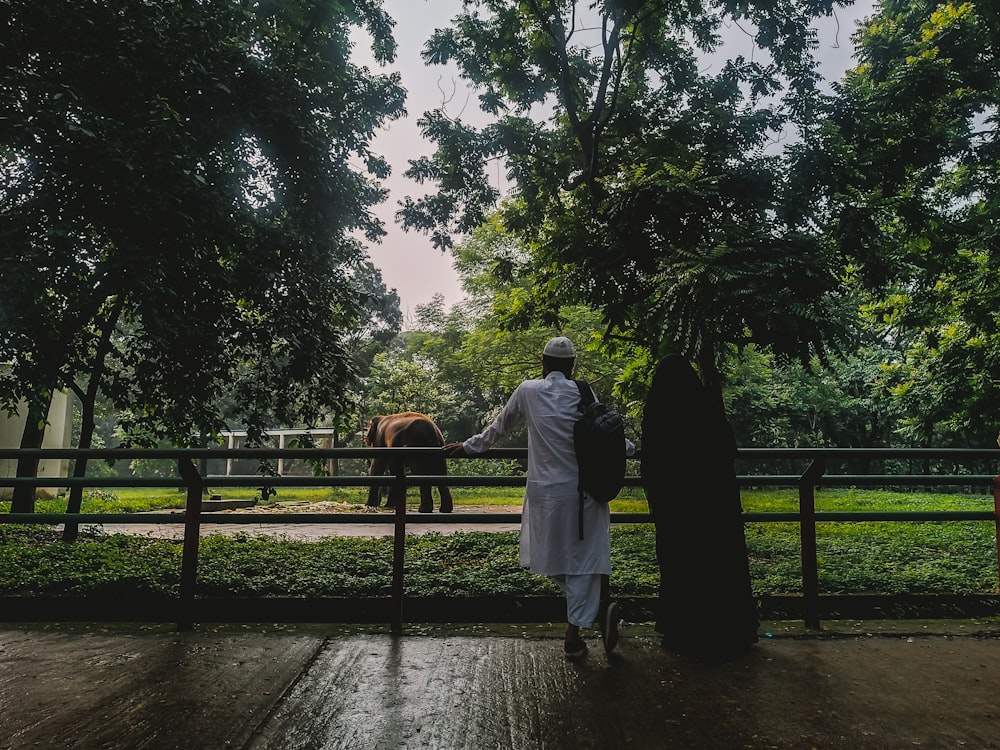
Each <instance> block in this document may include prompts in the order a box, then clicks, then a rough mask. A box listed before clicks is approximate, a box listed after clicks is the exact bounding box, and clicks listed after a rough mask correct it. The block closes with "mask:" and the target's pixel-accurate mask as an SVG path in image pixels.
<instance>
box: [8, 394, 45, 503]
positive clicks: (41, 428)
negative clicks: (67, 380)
mask: <svg viewBox="0 0 1000 750" xmlns="http://www.w3.org/2000/svg"><path fill="white" fill-rule="evenodd" d="M51 403H52V392H51V391H48V392H47V395H45V396H37V397H35V398H32V400H31V401H30V402H29V403H28V413H27V416H26V418H25V421H24V432H22V433H21V446H20V447H21V449H22V450H36V449H38V448H41V447H42V438H44V437H45V423H46V421H47V420H48V417H49V406H50V405H51ZM38 463H39V460H38V459H37V458H19V459H18V460H17V476H18V477H37V476H38ZM36 489H37V488H36V487H34V486H31V485H18V486H17V487H15V488H14V494H13V498H12V500H11V504H10V512H11V513H34V512H35V490H36Z"/></svg>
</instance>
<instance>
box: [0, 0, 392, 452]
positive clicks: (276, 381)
mask: <svg viewBox="0 0 1000 750" xmlns="http://www.w3.org/2000/svg"><path fill="white" fill-rule="evenodd" d="M356 26H360V27H363V28H365V29H366V30H367V31H368V33H369V34H370V37H371V39H372V44H373V49H374V50H375V54H376V58H377V59H379V60H383V61H385V60H390V59H391V58H392V57H393V55H394V53H395V46H394V42H393V39H392V35H391V29H392V22H391V20H390V19H389V17H388V16H387V15H386V14H385V13H384V12H383V11H382V10H381V9H380V7H379V6H378V4H376V3H371V2H367V1H365V0H357V1H349V2H332V1H327V2H319V3H317V2H306V1H305V0H291V1H289V2H280V3H277V2H264V1H261V2H242V3H238V2H233V1H232V0H205V1H204V2H197V3H192V2H186V1H185V0H167V1H165V2H157V3H136V2H132V1H131V0H101V1H100V2H96V1H90V0H84V1H83V2H77V1H76V0H73V1H72V2H70V1H69V0H4V1H3V2H0V28H2V38H3V42H2V43H0V62H2V65H0V70H2V73H0V76H2V78H0V109H2V110H3V112H4V117H3V118H0V169H2V170H3V172H2V180H0V245H2V247H3V250H2V255H3V258H2V263H0V289H2V294H0V318H2V319H3V321H4V335H3V337H2V339H0V361H9V362H11V363H12V364H13V367H12V370H11V371H10V374H9V376H7V377H4V378H3V380H2V381H0V401H2V403H3V404H4V405H6V406H8V407H12V406H13V405H14V404H15V403H16V401H17V400H18V398H27V400H28V401H29V402H30V403H32V404H33V403H35V402H38V401H39V400H41V399H42V398H44V393H45V392H48V391H51V390H52V389H56V388H62V387H66V386H73V385H74V384H77V383H79V382H84V383H85V382H86V381H87V380H88V379H89V378H97V379H98V380H100V381H101V382H102V388H103V389H105V390H106V391H107V392H108V393H109V394H110V395H112V397H113V398H114V399H115V401H116V403H118V405H119V407H120V408H125V407H128V408H129V411H130V413H131V414H132V415H133V417H134V419H133V422H132V424H131V425H130V426H131V428H132V429H133V433H134V436H135V438H136V439H139V440H145V441H149V440H153V439H155V438H157V437H171V438H173V439H175V440H177V441H179V442H181V443H184V442H186V441H188V440H190V439H191V435H192V434H197V433H203V432H212V431H215V430H217V429H219V428H220V427H222V426H223V423H224V422H223V415H222V414H221V413H220V411H219V407H218V397H219V396H220V395H221V394H223V393H226V394H233V395H234V396H235V399H234V408H235V409H236V418H238V419H239V420H241V421H242V422H244V423H245V424H248V425H250V426H251V428H255V429H260V428H263V427H265V426H267V422H268V421H269V420H271V419H272V418H278V419H283V420H287V421H292V420H293V419H294V418H297V419H299V420H306V421H308V420H311V419H313V418H315V415H316V414H317V413H318V411H319V409H320V407H323V406H332V407H336V406H338V405H340V404H341V403H342V402H343V400H344V396H345V393H346V392H347V389H346V386H347V385H348V384H349V383H350V382H351V381H352V378H353V373H354V369H355V368H354V363H353V361H352V352H351V351H350V350H349V347H348V341H349V339H348V336H349V335H350V334H352V333H353V332H354V331H356V330H359V329H363V328H364V327H365V326H366V325H368V324H369V323H370V321H371V320H372V319H373V318H376V319H377V318H380V317H382V318H384V319H385V320H386V321H388V325H390V326H393V325H395V326H398V321H399V316H398V300H396V308H397V309H396V311H395V312H394V311H392V310H391V309H390V310H386V309H385V308H386V306H387V305H386V298H387V296H388V295H389V292H387V290H385V287H384V285H382V283H381V277H380V276H378V275H377V272H375V271H374V269H373V268H372V267H371V264H370V261H369V260H368V258H367V255H366V253H365V251H364V248H363V246H362V245H361V242H360V240H359V238H358V237H359V234H360V235H363V236H365V237H366V238H367V239H368V240H371V241H375V240H377V239H378V238H379V237H380V236H381V234H382V232H383V230H382V228H381V226H380V224H379V222H378V220H377V219H376V218H375V216H374V215H373V214H372V213H371V212H370V210H369V209H370V207H371V206H372V205H373V204H375V203H376V202H378V201H380V200H382V199H383V198H384V196H385V194H384V190H383V189H382V188H381V187H380V185H379V182H378V180H379V179H380V178H383V177H385V176H386V174H387V173H388V167H387V164H386V163H385V162H384V160H383V159H382V158H380V157H379V156H378V155H376V154H374V153H372V152H371V151H370V149H369V142H370V140H371V138H372V136H373V134H374V133H375V131H376V130H377V128H378V127H380V126H381V125H382V124H383V123H385V122H386V121H388V120H390V119H392V118H395V117H398V116H399V115H400V114H401V113H402V111H403V110H402V104H403V96H404V92H403V91H402V89H401V87H400V85H399V80H398V77H397V76H395V75H375V74H373V73H371V72H370V71H368V70H366V69H362V68H358V67H356V66H355V65H354V64H352V63H351V61H350V55H349V50H350V38H349V32H350V29H351V28H352V27H356ZM373 281H374V282H375V283H374V284H373ZM389 307H390V308H391V305H389ZM39 394H41V395H39Z"/></svg>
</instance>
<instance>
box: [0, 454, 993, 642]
mask: <svg viewBox="0 0 1000 750" xmlns="http://www.w3.org/2000/svg"><path fill="white" fill-rule="evenodd" d="M438 450H439V449H436V448H329V449H326V448H301V449H287V448H286V449H274V448H240V449H225V448H206V449H148V450H120V449H116V450H107V449H102V450H96V449H95V450H79V449H40V450H21V449H0V461H3V460H5V459H6V460H10V461H16V460H18V459H20V458H28V459H32V458H39V459H70V460H75V459H87V460H114V461H119V460H133V459H166V460H170V461H174V462H176V465H177V477H175V478H153V477H147V478H141V477H139V478H136V477H132V478H106V477H105V478H101V477H62V478H55V477H49V478H44V479H43V478H36V477H0V487H18V486H29V487H36V488H37V487H61V488H66V487H71V486H76V485H79V486H83V487H101V488H114V487H168V488H178V489H185V490H186V492H187V499H186V505H185V512H184V521H183V523H184V538H183V554H182V563H181V578H180V596H179V601H178V607H177V613H178V617H177V618H176V620H177V622H178V625H179V626H180V627H181V628H182V629H183V628H190V627H192V626H193V623H194V621H195V615H196V612H197V608H196V606H195V604H196V599H195V584H196V581H197V575H198V545H199V540H200V537H201V527H202V525H204V524H239V523H247V524H251V523H252V524H258V523H261V519H260V517H259V516H254V515H249V514H247V515H240V514H224V515H215V514H208V515H206V514H204V513H203V512H202V502H203V496H204V491H205V489H206V487H209V486H210V487H212V488H213V489H214V488H219V489H221V488H226V487H261V486H266V487H273V488H275V489H278V488H281V487H372V486H383V485H393V484H399V483H404V484H405V485H406V486H411V487H415V486H421V485H441V484H448V485H450V486H461V487H500V486H509V487H516V486H524V484H525V479H524V477H523V476H503V477H485V476H458V475H450V476H447V477H437V476H430V475H426V476H424V475H421V476H413V475H410V476H406V475H405V474H403V473H397V474H396V475H395V476H384V477H370V476H330V475H326V476H295V477H289V476H271V475H267V473H266V472H265V474H263V475H255V476H217V475H208V474H205V473H204V472H203V471H201V470H199V466H202V467H203V466H205V465H206V464H205V462H207V461H210V460H213V459H222V460H225V461H232V460H240V459H250V460H253V461H257V462H260V464H261V465H262V466H273V465H274V464H275V463H276V462H278V461H285V460H296V459H301V460H306V461H310V462H312V463H313V464H314V465H317V466H321V465H324V464H327V463H328V462H330V461H337V460H339V459H351V458H354V459H358V458H360V459H367V458H371V457H373V456H375V455H381V454H386V455H391V456H392V457H393V458H399V459H404V460H405V459H406V458H408V457H412V456H419V455H420V454H425V455H426V454H427V453H428V452H436V451H438ZM476 458H497V459H508V460H509V459H516V460H519V461H525V460H526V458H527V450H525V449H513V448H509V449H495V450H492V451H489V452H488V453H483V454H480V455H479V456H476ZM453 460H462V459H453ZM737 461H738V462H739V465H741V466H742V465H745V464H751V465H752V464H754V463H769V462H770V463H772V464H774V463H778V462H780V463H783V464H787V463H788V462H795V461H800V462H802V465H803V466H804V468H803V469H802V470H801V471H800V472H799V473H795V474H793V473H789V474H772V473H762V474H740V475H739V480H740V485H741V487H755V486H758V487H763V486H776V487H797V488H798V498H799V510H798V512H788V513H784V512H766V513H744V514H743V516H744V520H745V521H746V522H747V523H779V522H784V523H787V522H792V523H798V524H799V535H800V541H801V561H802V596H801V603H802V606H801V613H802V619H803V620H804V622H805V623H806V625H807V626H809V627H819V623H820V601H821V597H820V595H819V570H818V561H817V547H816V529H817V525H818V524H819V523H824V522H870V521H888V522H928V521H977V522H983V521H990V522H992V523H993V524H994V528H995V540H996V549H997V565H998V568H997V569H998V575H1000V477H998V476H995V475H994V474H973V473H963V472H962V471H960V469H962V468H963V467H967V466H976V465H979V466H982V465H996V464H997V463H1000V450H998V449H996V448H993V449H962V448H953V449H936V448H744V449H741V450H740V451H739V453H738V456H737ZM932 461H936V462H943V463H947V464H948V465H950V466H951V467H953V469H954V471H955V473H951V474H943V473H930V474H914V473H893V474H876V473H857V474H848V473H827V472H828V467H830V466H835V465H845V464H846V465H850V464H851V463H862V464H867V465H870V464H871V463H872V462H876V463H884V462H889V463H895V464H899V463H901V462H917V463H924V464H929V463H930V462H932ZM711 482H712V478H710V477H707V478H706V484H708V485H710V484H711ZM626 485H627V486H631V487H637V486H639V485H640V481H639V478H638V477H636V476H630V477H628V478H627V480H626ZM899 486H911V487H913V486H921V487H965V488H981V489H982V490H983V491H985V492H987V493H989V494H991V495H992V496H993V501H994V504H993V510H992V511H987V510H984V511H932V512H929V511H920V512H907V511H893V512H822V511H819V512H818V511H817V510H816V495H815V493H816V488H818V487H899ZM519 520H520V516H519V515H511V514H509V513H475V514H471V513H466V514H463V513H451V514H445V515H442V514H421V515H420V517H419V523H421V524H427V523H431V524H433V523H467V524H490V523H511V522H514V521H519ZM611 522H612V523H614V524H632V523H649V522H651V517H650V516H649V514H646V513H612V514H611ZM0 523H18V524H67V525H68V526H71V527H76V526H78V525H79V524H108V523H115V524H130V523H144V524H149V523H162V524H177V523H178V520H177V516H176V514H168V513H159V514H155V513H154V514H149V513H144V514H142V515H141V516H138V515H137V514H134V513H89V514H67V513H5V514H0ZM267 523H268V524H272V523H278V524H298V523H310V524H351V523H392V524H393V526H394V530H393V538H394V541H393V566H392V569H393V574H392V589H391V603H390V618H389V619H390V626H391V628H392V630H393V632H399V631H400V630H401V628H402V601H403V593H404V590H403V580H404V567H403V551H404V547H405V536H406V525H407V513H406V507H405V503H404V504H401V506H400V507H397V508H396V509H395V512H394V513H393V514H392V515H388V514H359V513H294V514H281V515H275V516H272V517H268V519H267ZM140 619H141V618H140Z"/></svg>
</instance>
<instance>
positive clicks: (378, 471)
mask: <svg viewBox="0 0 1000 750" xmlns="http://www.w3.org/2000/svg"><path fill="white" fill-rule="evenodd" d="M368 473H369V474H371V476H373V477H380V476H382V475H383V474H385V461H383V460H382V459H380V458H373V459H372V463H371V469H370V470H369V472H368ZM380 503H381V494H380V493H379V487H378V485H374V484H373V485H372V486H371V487H369V488H368V502H367V503H366V505H370V506H371V507H373V508H377V507H378V506H379V504H380Z"/></svg>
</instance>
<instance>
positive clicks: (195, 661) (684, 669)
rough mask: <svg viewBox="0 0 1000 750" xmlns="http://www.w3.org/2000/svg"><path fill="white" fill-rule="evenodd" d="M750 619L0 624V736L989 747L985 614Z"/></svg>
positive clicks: (997, 673)
mask: <svg viewBox="0 0 1000 750" xmlns="http://www.w3.org/2000/svg"><path fill="white" fill-rule="evenodd" d="M762 634H764V638H763V639H762V641H761V643H760V644H759V645H758V646H756V647H755V648H754V650H753V652H752V653H750V654H749V655H747V656H745V657H742V658H740V659H737V660H734V661H731V662H725V663H719V664H704V663H700V662H697V661H693V660H690V659H687V658H683V657H680V656H677V655H675V654H673V653H671V652H668V651H664V650H662V649H661V648H660V645H659V643H658V641H657V639H656V638H655V636H654V635H653V633H651V632H650V631H649V629H648V627H646V626H644V625H642V624H628V625H626V627H625V629H624V631H623V637H622V640H621V642H620V644H619V646H618V648H617V649H616V650H615V652H614V653H613V654H611V655H605V654H604V653H603V651H602V650H601V648H600V642H599V640H597V639H596V636H594V634H591V637H590V646H591V650H590V653H589V654H588V655H587V657H586V658H584V659H583V660H582V661H581V662H579V663H573V662H569V661H567V660H566V659H565V657H564V656H563V655H562V653H561V652H562V644H561V638H560V633H559V630H558V627H557V626H555V625H538V626H536V625H523V626H487V625H482V626H467V627H458V626H454V627H444V626H441V627H420V626H408V628H407V630H406V632H404V633H403V634H402V635H399V636H392V635H390V634H388V633H386V632H384V628H381V627H378V626H371V627H350V628H348V627H340V626H322V627H320V626H285V627H276V626H261V625H253V626H251V625H247V626H232V625H230V626H212V625H199V626H197V627H196V628H195V629H194V630H193V631H187V632H174V631H173V630H171V629H169V628H166V627H161V626H156V627H154V626H140V625H120V626H88V625H77V626H69V625H45V626H21V625H19V626H3V625H0V749H2V750H22V749H27V748H43V749H50V750H56V749H57V748H76V749H78V750H91V749H93V750H97V749H98V748H100V749H103V750H115V749H118V748H121V749H122V750H125V749H126V748H127V749H129V750H133V749H139V748H145V749H152V750H160V749H163V750H167V749H173V750H181V749H191V750H196V749H197V750H215V749H219V750H221V749H223V748H243V749H245V750H264V749H273V750H279V749H280V750H306V749H319V748H330V749H333V748H345V749H346V748H352V749H354V748H365V749H366V750H367V749H369V748H371V749H375V750H390V749H409V748H433V749H435V750H443V749H449V748H468V749H469V750H480V749H496V750H508V749H509V750H522V749H528V748H531V749H536V748H537V749H538V750H563V749H567V750H568V749H572V750H588V749H590V748H602V749H603V748H665V749H666V748H670V749H671V750H673V749H679V750H685V749H688V748H691V749H695V748H697V749H699V750H704V749H706V748H708V749H712V748H720V749H721V748H726V749H727V750H728V749H730V748H751V749H755V750H756V749H758V748H760V749H764V748H790V749H791V748H794V749H798V748H803V749H804V750H808V749H810V748H816V749H817V750H825V749H828V748H844V749H847V748H852V749H854V748H857V749H860V750H869V749H871V750H875V749H880V750H885V749H894V748H900V749H901V748H1000V705H998V702H997V697H998V696H1000V625H998V623H995V622H982V621H980V622H969V621H961V622H955V621H949V622H944V623H942V622H936V623H919V622H893V623H860V622H854V623H840V624H837V625H831V626H829V627H827V629H825V630H824V631H823V632H820V633H816V632H811V633H805V632H802V631H801V630H800V629H799V628H798V626H796V625H794V624H789V623H771V624H767V623H765V625H764V629H762ZM767 634H769V635H770V637H768V636H767Z"/></svg>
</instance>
